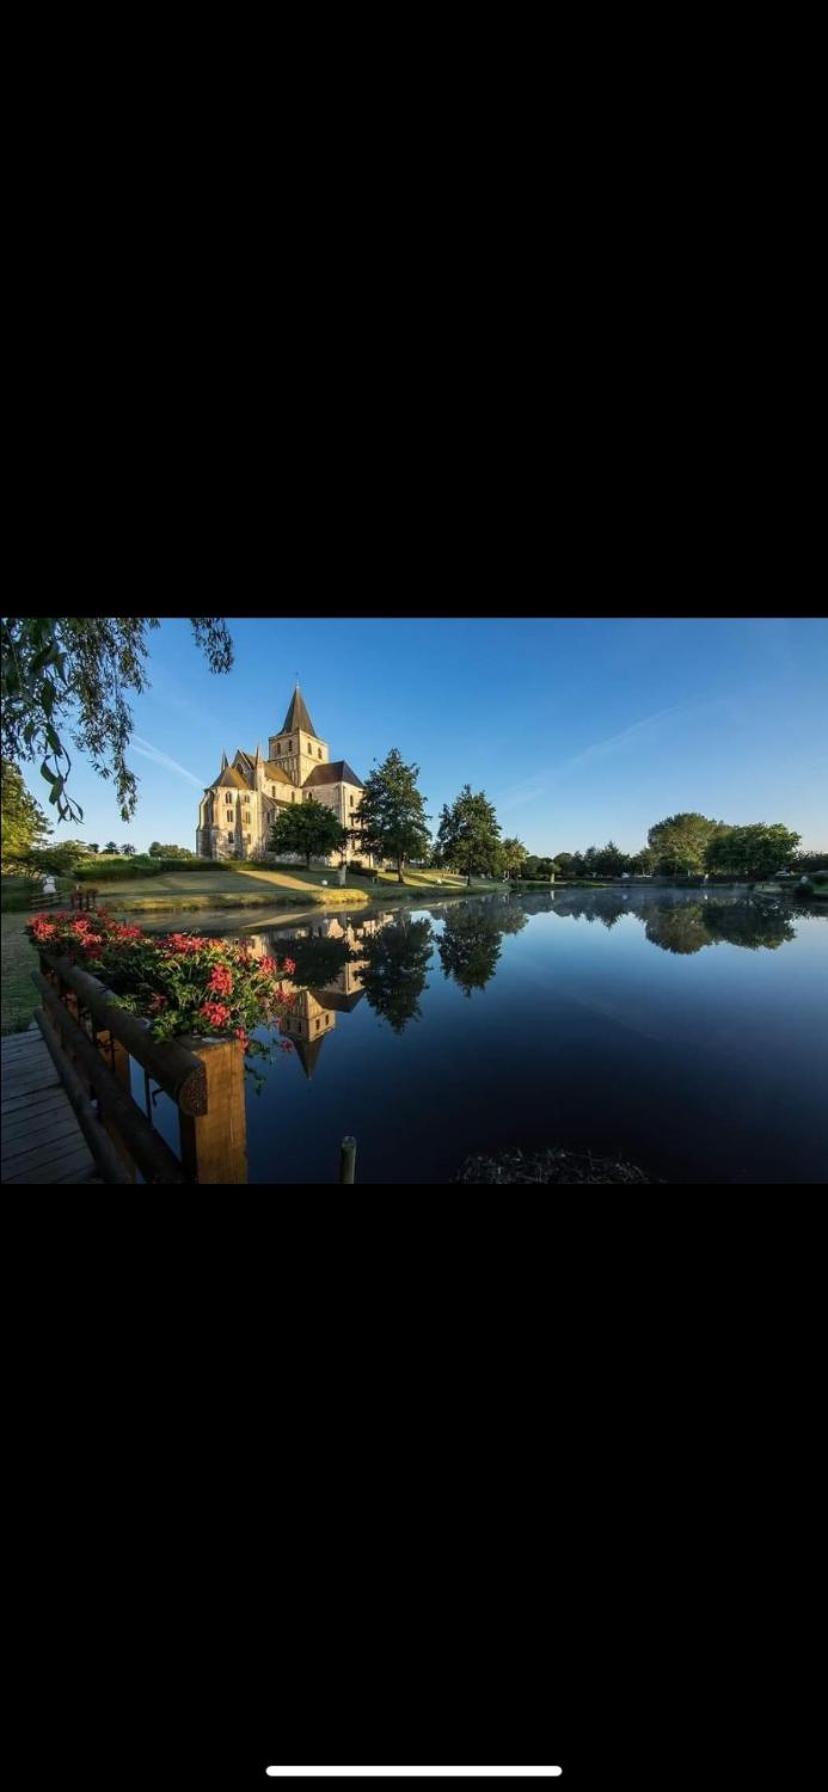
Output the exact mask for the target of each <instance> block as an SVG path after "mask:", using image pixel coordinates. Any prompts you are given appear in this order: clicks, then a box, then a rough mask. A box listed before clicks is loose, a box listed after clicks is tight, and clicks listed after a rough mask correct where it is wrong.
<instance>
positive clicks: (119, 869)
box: [72, 853, 164, 884]
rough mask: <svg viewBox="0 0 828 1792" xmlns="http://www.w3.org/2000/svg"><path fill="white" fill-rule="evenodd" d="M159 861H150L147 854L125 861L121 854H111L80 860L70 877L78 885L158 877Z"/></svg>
mask: <svg viewBox="0 0 828 1792" xmlns="http://www.w3.org/2000/svg"><path fill="white" fill-rule="evenodd" d="M163 869H164V865H163V861H162V860H161V859H151V858H150V856H149V854H148V853H136V855H135V858H134V859H125V858H124V857H123V854H122V853H118V854H117V856H116V855H115V854H114V853H113V854H112V856H111V857H109V858H98V859H96V858H86V859H81V860H80V861H79V863H78V864H77V865H76V866H75V868H74V871H73V872H72V876H73V877H75V878H77V880H78V882H79V883H97V884H100V883H109V882H110V881H111V882H114V881H115V880H116V879H119V878H128V877H158V876H159V874H160V873H161V872H162V871H163Z"/></svg>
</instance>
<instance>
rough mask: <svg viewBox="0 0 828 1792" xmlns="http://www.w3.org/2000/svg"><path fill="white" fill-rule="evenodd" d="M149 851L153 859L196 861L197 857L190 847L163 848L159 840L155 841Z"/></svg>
mask: <svg viewBox="0 0 828 1792" xmlns="http://www.w3.org/2000/svg"><path fill="white" fill-rule="evenodd" d="M149 850H150V858H151V859H194V858H195V856H196V855H195V853H194V852H191V851H190V848H189V846H162V845H161V843H160V841H158V840H153V843H152V845H151V847H150V849H149Z"/></svg>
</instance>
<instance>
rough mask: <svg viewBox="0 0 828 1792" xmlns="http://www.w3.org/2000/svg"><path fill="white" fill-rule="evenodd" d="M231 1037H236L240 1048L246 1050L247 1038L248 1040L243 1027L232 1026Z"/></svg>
mask: <svg viewBox="0 0 828 1792" xmlns="http://www.w3.org/2000/svg"><path fill="white" fill-rule="evenodd" d="M233 1037H234V1039H238V1042H239V1045H240V1046H241V1047H242V1050H243V1051H246V1050H247V1047H248V1044H249V1040H248V1037H247V1034H246V1032H245V1030H244V1027H234V1028H233Z"/></svg>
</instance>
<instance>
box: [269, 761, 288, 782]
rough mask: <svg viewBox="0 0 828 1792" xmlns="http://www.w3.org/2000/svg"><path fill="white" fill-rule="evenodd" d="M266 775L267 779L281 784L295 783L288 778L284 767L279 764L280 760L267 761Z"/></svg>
mask: <svg viewBox="0 0 828 1792" xmlns="http://www.w3.org/2000/svg"><path fill="white" fill-rule="evenodd" d="M264 775H265V777H266V778H270V779H271V780H273V781H278V783H280V784H292V783H293V779H292V778H289V777H288V775H287V772H286V771H285V768H284V766H283V765H280V764H279V761H278V759H266V760H265V761H264Z"/></svg>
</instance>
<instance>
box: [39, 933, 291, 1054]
mask: <svg viewBox="0 0 828 1792" xmlns="http://www.w3.org/2000/svg"><path fill="white" fill-rule="evenodd" d="M26 932H27V933H28V935H29V938H30V940H31V941H32V942H33V944H34V945H35V946H37V947H39V948H42V949H43V950H44V951H46V952H55V953H58V954H67V955H68V956H69V957H70V958H71V959H73V960H74V961H75V963H77V964H80V965H81V966H82V967H83V969H85V970H87V971H92V972H93V973H94V974H95V975H96V976H98V977H101V978H102V979H103V981H104V982H105V983H106V985H107V987H108V988H109V990H110V991H111V992H112V995H113V997H114V998H115V1000H116V1001H117V1003H118V1005H119V1007H121V1008H126V1009H128V1010H129V1011H130V1013H132V1014H138V1015H140V1016H141V1017H142V1018H145V1019H147V1020H148V1022H149V1031H150V1035H151V1037H152V1038H153V1039H160V1040H163V1039H175V1038H177V1037H179V1036H180V1035H182V1034H184V1035H193V1034H194V1035H196V1036H201V1037H203V1038H210V1039H216V1038H218V1039H236V1040H238V1043H239V1045H240V1046H241V1047H242V1048H243V1050H244V1053H245V1069H246V1070H248V1071H249V1072H251V1074H253V1075H256V1074H257V1073H256V1071H255V1065H254V1063H253V1060H254V1059H255V1058H256V1057H264V1058H269V1057H270V1055H271V1050H272V1048H273V1046H274V1044H277V1043H280V1044H281V1049H282V1050H284V1051H290V1050H291V1049H292V1048H291V1046H290V1043H289V1041H287V1040H284V1041H281V1042H277V1041H274V1040H271V1041H270V1044H268V1045H264V1044H262V1042H261V1041H260V1040H257V1039H253V1038H251V1029H252V1028H253V1027H260V1026H270V1027H271V1028H274V1029H275V1028H277V1027H280V1026H281V1025H282V1024H283V1022H284V1020H285V1017H286V1015H287V1014H288V1012H289V1011H290V1009H291V1008H292V1007H294V1006H295V1003H296V997H295V995H294V994H292V992H289V991H287V990H286V989H284V987H283V985H282V982H281V978H282V976H291V975H292V973H293V972H294V971H295V969H296V966H295V964H294V961H293V959H291V958H285V959H283V960H282V963H281V965H279V964H278V963H277V960H276V959H274V958H260V959H257V958H255V957H254V956H253V953H252V952H251V950H250V947H249V946H248V945H247V944H246V943H245V944H237V943H234V942H231V941H228V940H221V939H208V938H207V937H206V935H204V934H193V933H169V934H165V935H163V936H159V935H157V934H149V933H145V932H144V930H143V928H141V927H138V926H134V925H129V924H126V923H124V922H122V921H117V920H116V919H115V918H114V916H112V915H110V913H109V912H108V910H107V909H105V908H99V909H90V910H88V911H87V912H86V913H85V914H82V915H75V914H72V913H70V912H67V911H66V910H57V911H55V910H52V911H51V912H50V913H47V914H39V915H34V916H33V917H32V918H31V920H30V921H29V922H28V923H27V925H26ZM259 1081H261V1079H259Z"/></svg>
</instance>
